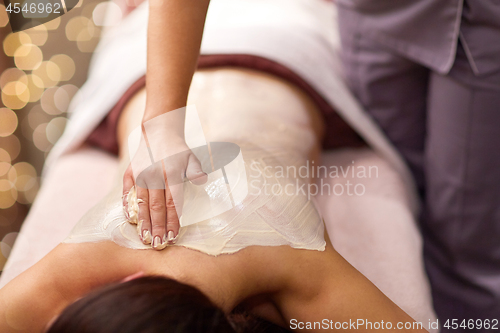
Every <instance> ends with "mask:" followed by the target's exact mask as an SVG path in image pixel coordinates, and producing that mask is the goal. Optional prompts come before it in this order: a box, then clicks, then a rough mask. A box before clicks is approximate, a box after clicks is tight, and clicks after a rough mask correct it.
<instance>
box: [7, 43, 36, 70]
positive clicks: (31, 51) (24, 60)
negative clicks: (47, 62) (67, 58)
mask: <svg viewBox="0 0 500 333" xmlns="http://www.w3.org/2000/svg"><path fill="white" fill-rule="evenodd" d="M42 59H43V54H42V50H40V48H39V47H38V46H36V45H35V44H23V45H21V46H20V47H18V48H17V50H16V51H15V52H14V62H15V63H16V66H17V68H19V69H22V70H33V69H37V68H38V67H39V66H40V64H41V63H42Z"/></svg>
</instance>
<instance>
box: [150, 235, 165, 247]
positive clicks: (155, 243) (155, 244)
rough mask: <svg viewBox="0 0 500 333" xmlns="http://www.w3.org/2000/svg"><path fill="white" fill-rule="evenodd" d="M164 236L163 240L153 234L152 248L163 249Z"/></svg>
mask: <svg viewBox="0 0 500 333" xmlns="http://www.w3.org/2000/svg"><path fill="white" fill-rule="evenodd" d="M165 238H166V237H165V236H163V240H162V239H161V238H160V236H155V238H154V240H153V248H154V249H155V250H163V249H164V248H166V247H167V241H166V239H165Z"/></svg>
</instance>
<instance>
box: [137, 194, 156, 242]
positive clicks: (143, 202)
mask: <svg viewBox="0 0 500 333" xmlns="http://www.w3.org/2000/svg"><path fill="white" fill-rule="evenodd" d="M137 201H138V205H139V214H138V217H137V219H138V221H139V222H138V225H137V231H138V232H139V237H141V240H142V242H143V243H144V244H151V241H152V240H153V238H152V237H151V231H152V228H151V217H150V215H149V192H148V190H147V189H145V188H142V187H140V186H138V187H137Z"/></svg>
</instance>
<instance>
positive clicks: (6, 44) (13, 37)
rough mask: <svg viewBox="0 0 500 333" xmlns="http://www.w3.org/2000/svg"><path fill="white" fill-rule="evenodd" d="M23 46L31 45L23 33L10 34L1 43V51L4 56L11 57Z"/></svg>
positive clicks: (26, 35)
mask: <svg viewBox="0 0 500 333" xmlns="http://www.w3.org/2000/svg"><path fill="white" fill-rule="evenodd" d="M24 44H31V38H30V36H29V35H28V34H27V33H25V32H23V31H19V32H15V33H10V34H9V35H8V36H7V37H5V39H4V41H3V50H4V52H5V54H6V55H8V56H9V57H13V56H14V53H15V52H16V50H17V49H18V48H19V47H20V46H21V45H24Z"/></svg>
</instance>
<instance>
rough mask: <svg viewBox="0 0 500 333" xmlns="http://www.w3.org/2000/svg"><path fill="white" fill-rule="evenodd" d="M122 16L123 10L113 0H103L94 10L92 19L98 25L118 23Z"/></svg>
mask: <svg viewBox="0 0 500 333" xmlns="http://www.w3.org/2000/svg"><path fill="white" fill-rule="evenodd" d="M122 16H123V13H122V10H121V9H120V7H119V6H118V5H117V4H116V3H114V2H113V1H105V2H101V3H100V4H98V5H97V6H96V7H95V8H94V10H93V11H92V20H93V21H94V24H95V25H97V26H115V25H118V24H119V23H120V21H121V19H122Z"/></svg>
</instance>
